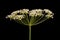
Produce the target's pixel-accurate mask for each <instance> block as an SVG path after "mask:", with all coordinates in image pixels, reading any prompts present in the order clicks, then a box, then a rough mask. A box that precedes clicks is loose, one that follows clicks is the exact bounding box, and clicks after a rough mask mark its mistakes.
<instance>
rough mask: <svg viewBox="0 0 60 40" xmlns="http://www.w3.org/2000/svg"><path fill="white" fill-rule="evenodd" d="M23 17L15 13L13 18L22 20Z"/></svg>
mask: <svg viewBox="0 0 60 40" xmlns="http://www.w3.org/2000/svg"><path fill="white" fill-rule="evenodd" d="M23 18H24V15H16V16H15V17H14V18H13V19H14V20H16V19H17V20H22V19H23Z"/></svg>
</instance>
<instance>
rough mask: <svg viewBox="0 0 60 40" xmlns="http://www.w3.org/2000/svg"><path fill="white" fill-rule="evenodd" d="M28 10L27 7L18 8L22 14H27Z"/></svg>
mask: <svg viewBox="0 0 60 40" xmlns="http://www.w3.org/2000/svg"><path fill="white" fill-rule="evenodd" d="M28 12H29V9H22V10H20V13H22V14H25V13H26V14H27V13H28Z"/></svg>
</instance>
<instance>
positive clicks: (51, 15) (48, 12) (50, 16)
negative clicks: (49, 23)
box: [44, 9, 54, 18]
mask: <svg viewBox="0 0 60 40" xmlns="http://www.w3.org/2000/svg"><path fill="white" fill-rule="evenodd" d="M44 11H45V13H47V14H46V15H45V17H47V18H53V15H54V13H52V11H50V10H49V9H44Z"/></svg>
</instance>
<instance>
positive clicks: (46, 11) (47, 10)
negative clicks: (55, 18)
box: [44, 9, 52, 14]
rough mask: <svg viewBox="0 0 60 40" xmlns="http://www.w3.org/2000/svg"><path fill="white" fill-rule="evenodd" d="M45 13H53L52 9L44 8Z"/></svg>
mask: <svg viewBox="0 0 60 40" xmlns="http://www.w3.org/2000/svg"><path fill="white" fill-rule="evenodd" d="M44 11H45V13H47V14H52V11H50V10H49V9H44Z"/></svg>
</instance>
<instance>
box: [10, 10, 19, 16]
mask: <svg viewBox="0 0 60 40" xmlns="http://www.w3.org/2000/svg"><path fill="white" fill-rule="evenodd" d="M18 13H20V11H19V10H17V11H14V12H12V13H11V15H17V14H18Z"/></svg>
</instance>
